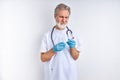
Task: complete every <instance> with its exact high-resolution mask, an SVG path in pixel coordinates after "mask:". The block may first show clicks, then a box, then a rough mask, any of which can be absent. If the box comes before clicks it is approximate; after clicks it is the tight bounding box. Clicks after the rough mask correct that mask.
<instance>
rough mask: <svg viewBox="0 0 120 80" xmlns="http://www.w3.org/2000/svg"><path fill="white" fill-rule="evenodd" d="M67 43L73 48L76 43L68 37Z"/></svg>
mask: <svg viewBox="0 0 120 80" xmlns="http://www.w3.org/2000/svg"><path fill="white" fill-rule="evenodd" d="M67 44H68V45H69V47H70V48H74V47H75V45H76V42H75V41H74V40H73V39H68V41H67Z"/></svg>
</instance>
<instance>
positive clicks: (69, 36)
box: [51, 26, 74, 46]
mask: <svg viewBox="0 0 120 80" xmlns="http://www.w3.org/2000/svg"><path fill="white" fill-rule="evenodd" d="M66 28H67V30H66V35H67V37H68V39H70V38H71V39H74V37H73V32H72V30H70V29H69V28H68V27H67V26H66ZM54 29H55V26H54V27H53V28H52V31H51V41H52V44H53V46H55V43H54V40H53V32H54ZM69 33H70V35H69Z"/></svg>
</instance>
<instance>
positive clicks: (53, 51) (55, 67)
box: [40, 3, 80, 80]
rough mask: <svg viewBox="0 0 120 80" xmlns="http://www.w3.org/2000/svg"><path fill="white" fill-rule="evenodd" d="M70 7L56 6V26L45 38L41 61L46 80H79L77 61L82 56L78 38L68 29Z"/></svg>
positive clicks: (41, 50)
mask: <svg viewBox="0 0 120 80" xmlns="http://www.w3.org/2000/svg"><path fill="white" fill-rule="evenodd" d="M70 13H71V11H70V7H69V6H67V5H65V4H63V3H60V4H58V5H57V6H56V8H55V12H54V18H55V21H56V24H55V26H54V27H53V28H52V29H51V30H49V31H48V32H47V33H45V35H44V36H43V39H42V42H41V48H40V59H41V61H42V62H44V73H45V74H44V78H45V80H77V71H76V70H77V69H76V64H75V62H76V60H77V59H78V57H79V55H80V49H79V48H80V44H79V40H78V38H77V37H76V36H75V35H74V33H73V32H72V31H71V30H70V29H69V28H68V27H67V23H68V20H69V16H70Z"/></svg>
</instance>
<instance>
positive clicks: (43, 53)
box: [40, 49, 55, 62]
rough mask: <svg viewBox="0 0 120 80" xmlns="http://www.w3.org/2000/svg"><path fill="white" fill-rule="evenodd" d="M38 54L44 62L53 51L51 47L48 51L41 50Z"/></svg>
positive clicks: (49, 57) (50, 56)
mask: <svg viewBox="0 0 120 80" xmlns="http://www.w3.org/2000/svg"><path fill="white" fill-rule="evenodd" d="M40 54H41V56H40V59H41V61H42V62H46V61H49V60H50V59H51V58H52V56H53V55H54V54H55V53H54V51H53V49H50V50H49V51H47V52H42V53H40Z"/></svg>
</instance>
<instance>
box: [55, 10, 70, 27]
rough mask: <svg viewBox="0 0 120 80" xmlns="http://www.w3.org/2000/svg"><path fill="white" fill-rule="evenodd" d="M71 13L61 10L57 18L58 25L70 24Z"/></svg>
mask: <svg viewBox="0 0 120 80" xmlns="http://www.w3.org/2000/svg"><path fill="white" fill-rule="evenodd" d="M68 19H69V12H68V10H59V11H58V12H57V15H56V16H55V20H56V23H60V24H61V25H65V24H67V23H68Z"/></svg>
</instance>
